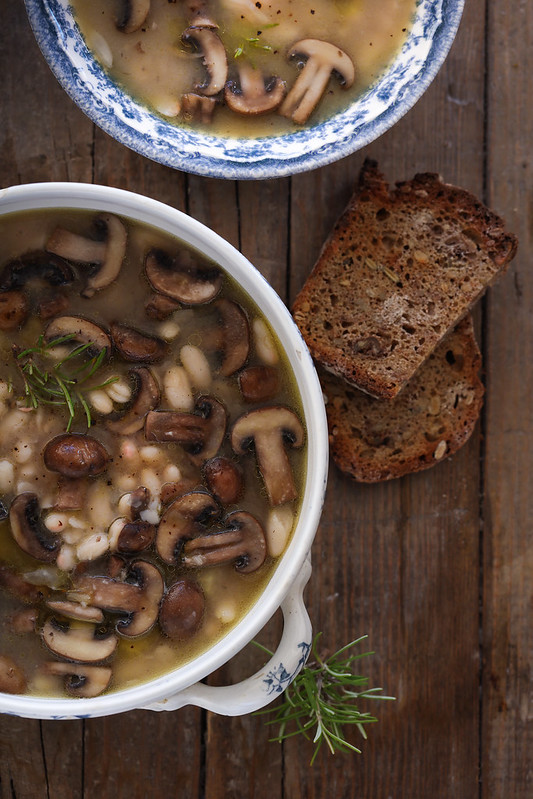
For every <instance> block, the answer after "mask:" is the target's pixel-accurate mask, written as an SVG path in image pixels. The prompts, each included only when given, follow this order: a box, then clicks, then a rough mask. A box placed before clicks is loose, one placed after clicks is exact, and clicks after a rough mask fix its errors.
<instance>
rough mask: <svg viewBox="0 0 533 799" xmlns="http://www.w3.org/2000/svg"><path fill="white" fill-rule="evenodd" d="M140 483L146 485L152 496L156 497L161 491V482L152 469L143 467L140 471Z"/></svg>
mask: <svg viewBox="0 0 533 799" xmlns="http://www.w3.org/2000/svg"><path fill="white" fill-rule="evenodd" d="M141 485H143V486H146V488H147V489H148V490H149V492H150V494H151V495H152V497H156V496H157V497H158V496H159V492H160V491H161V482H160V480H159V477H158V476H157V474H156V473H155V472H154V470H153V469H143V470H142V472H141Z"/></svg>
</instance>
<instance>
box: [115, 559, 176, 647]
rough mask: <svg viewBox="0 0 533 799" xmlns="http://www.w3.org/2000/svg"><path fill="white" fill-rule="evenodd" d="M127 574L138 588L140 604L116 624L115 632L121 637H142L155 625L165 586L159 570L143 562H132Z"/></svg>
mask: <svg viewBox="0 0 533 799" xmlns="http://www.w3.org/2000/svg"><path fill="white" fill-rule="evenodd" d="M127 574H128V577H129V578H134V579H135V581H136V584H137V585H138V587H139V590H140V603H139V606H138V608H137V609H136V610H135V611H134V612H133V613H132V614H131V616H130V617H129V618H128V619H127V620H126V621H119V622H118V624H117V630H118V631H119V632H120V633H121V635H125V636H127V637H128V638H133V637H135V636H138V635H144V634H145V633H147V632H148V631H149V630H151V629H152V627H153V626H154V624H155V623H156V621H157V616H158V613H159V603H160V602H161V598H162V596H163V592H164V589H165V586H164V582H163V577H162V576H161V572H160V571H159V569H157V568H156V566H154V565H153V564H152V563H147V562H146V561H144V560H137V561H134V562H133V563H132V564H131V565H130V567H129V569H128V573H127Z"/></svg>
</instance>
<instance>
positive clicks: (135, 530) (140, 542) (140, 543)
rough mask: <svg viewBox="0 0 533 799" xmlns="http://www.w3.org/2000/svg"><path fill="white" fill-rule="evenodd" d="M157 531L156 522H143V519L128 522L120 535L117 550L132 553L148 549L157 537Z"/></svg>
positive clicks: (126, 553)
mask: <svg viewBox="0 0 533 799" xmlns="http://www.w3.org/2000/svg"><path fill="white" fill-rule="evenodd" d="M156 532H157V527H156V526H155V524H150V522H143V521H142V519H135V521H132V522H126V524H125V525H124V527H123V528H122V530H121V531H120V533H119V535H118V539H117V552H121V553H123V554H124V555H131V554H134V553H136V552H142V551H143V550H144V549H148V547H149V546H150V545H151V544H152V543H153V541H154V539H155V535H156Z"/></svg>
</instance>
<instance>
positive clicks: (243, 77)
mask: <svg viewBox="0 0 533 799" xmlns="http://www.w3.org/2000/svg"><path fill="white" fill-rule="evenodd" d="M285 93H286V85H285V81H283V80H282V79H281V78H279V77H277V76H272V77H269V78H265V77H264V75H263V73H262V72H261V70H260V69H257V68H255V67H253V66H252V65H251V64H248V63H246V62H243V63H242V64H241V65H240V66H239V80H238V81H235V80H229V81H228V82H227V83H226V86H225V88H224V99H225V101H226V104H227V105H228V107H229V108H231V110H232V111H236V112H237V113H238V114H244V115H245V116H260V115H261V114H268V113H269V112H270V111H274V110H275V109H276V108H277V107H278V106H279V105H281V103H282V101H283V98H284V97H285Z"/></svg>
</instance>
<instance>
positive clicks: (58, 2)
mask: <svg viewBox="0 0 533 799" xmlns="http://www.w3.org/2000/svg"><path fill="white" fill-rule="evenodd" d="M25 3H26V8H27V12H28V16H29V19H30V23H31V26H32V28H33V31H34V34H35V37H36V39H37V42H38V44H39V46H40V48H41V50H42V52H43V55H44V57H45V58H46V60H47V61H48V64H49V66H50V67H51V69H52V71H53V72H54V74H55V76H56V78H57V79H58V81H59V82H60V84H61V85H62V86H63V88H64V89H65V91H66V92H67V94H69V95H70V97H71V98H72V99H73V100H74V101H75V102H76V103H77V105H78V106H79V107H80V108H81V109H82V111H84V112H85V113H86V114H87V116H88V117H90V119H92V121H93V122H95V123H96V124H97V125H99V126H100V127H101V128H102V129H103V130H104V131H106V133H108V134H109V135H111V136H113V137H114V138H115V139H117V141H119V142H121V143H122V144H125V145H126V146H127V147H130V148H131V149H132V150H135V151H136V152H138V153H141V155H144V156H146V157H147V158H151V159H152V160H154V161H159V162H160V163H162V164H165V165H167V166H171V167H174V168H175V169H180V170H183V171H185V172H191V173H193V174H196V175H205V176H209V177H215V178H231V179H262V178H271V177H282V176H284V175H292V174H295V173H297V172H305V171H309V170H311V169H316V168H317V167H320V166H324V165H325V164H329V163H331V162H333V161H337V160H338V159H340V158H343V157H344V156H346V155H349V154H350V153H353V152H355V151H356V150H359V149H360V148H362V147H365V146H366V145H367V144H369V143H370V142H372V141H374V139H376V138H377V137H378V136H380V135H381V134H382V133H384V132H385V131H386V130H388V129H389V128H390V127H391V126H392V125H393V124H394V123H395V122H397V121H398V120H399V119H400V118H401V117H402V116H403V115H404V114H405V113H406V112H407V111H408V110H409V109H410V108H411V107H412V106H413V105H414V104H415V102H416V101H417V100H418V99H419V98H420V96H421V95H422V94H423V92H424V91H425V90H426V89H427V87H428V86H429V84H430V83H431V81H432V80H433V78H434V77H435V75H436V74H437V72H438V70H439V69H440V67H441V65H442V63H443V61H444V59H445V58H446V55H447V54H448V51H449V49H450V47H451V45H452V42H453V40H454V38H455V34H456V32H457V28H458V26H459V22H460V19H461V15H462V11H463V6H464V0H419V2H418V5H417V10H416V17H415V22H414V25H413V27H412V29H411V32H410V34H409V38H408V39H407V41H406V42H405V44H404V46H403V48H402V50H401V52H400V53H399V54H398V56H397V58H396V60H395V61H394V62H393V63H392V65H391V66H390V68H389V69H388V71H387V72H386V73H385V74H384V75H383V76H382V78H381V79H380V80H379V81H378V82H377V83H375V84H374V85H373V86H372V87H371V88H370V89H369V90H368V91H367V92H365V93H364V94H363V95H362V96H361V97H360V98H359V99H357V100H356V101H354V102H353V103H352V104H351V105H350V106H349V108H347V109H346V111H343V112H342V113H339V114H336V115H335V116H333V117H332V118H330V119H328V120H327V121H325V122H322V123H320V124H317V125H314V126H312V127H310V128H305V129H302V130H297V131H295V132H293V133H289V134H285V135H281V136H273V137H265V138H258V139H237V138H223V137H220V136H210V135H208V134H206V133H204V132H198V131H195V130H190V129H187V128H180V127H176V126H175V125H173V124H172V123H170V122H168V121H166V120H165V119H163V118H162V117H159V116H157V115H156V114H155V113H153V112H152V111H150V110H149V109H147V108H145V107H144V106H142V105H140V104H139V103H138V102H136V101H135V100H134V99H133V98H131V97H129V96H128V95H126V94H125V93H124V92H123V90H122V89H120V88H119V87H118V86H117V85H116V84H115V83H113V81H112V80H110V78H109V76H108V75H107V74H106V72H105V71H104V69H103V68H102V67H101V66H100V64H99V63H98V62H97V61H96V59H95V58H94V56H93V55H92V54H91V52H90V51H89V50H88V49H87V46H86V44H85V41H84V39H83V37H82V36H81V34H80V31H79V29H78V27H77V25H76V23H75V21H74V18H73V15H72V11H71V9H70V6H69V0H25Z"/></svg>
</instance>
